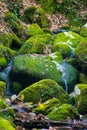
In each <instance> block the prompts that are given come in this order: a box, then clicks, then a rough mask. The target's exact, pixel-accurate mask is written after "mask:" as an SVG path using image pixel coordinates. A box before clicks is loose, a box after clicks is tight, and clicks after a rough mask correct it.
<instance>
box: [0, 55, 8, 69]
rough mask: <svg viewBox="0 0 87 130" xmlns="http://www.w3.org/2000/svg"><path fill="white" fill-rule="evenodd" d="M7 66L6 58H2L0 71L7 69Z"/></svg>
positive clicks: (0, 59) (0, 57) (0, 58)
mask: <svg viewBox="0 0 87 130" xmlns="http://www.w3.org/2000/svg"><path fill="white" fill-rule="evenodd" d="M6 65H7V61H6V59H5V57H3V56H0V69H1V68H3V67H5V66H6Z"/></svg>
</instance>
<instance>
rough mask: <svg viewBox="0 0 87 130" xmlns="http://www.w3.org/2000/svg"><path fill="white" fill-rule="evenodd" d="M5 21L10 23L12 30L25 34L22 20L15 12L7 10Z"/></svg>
mask: <svg viewBox="0 0 87 130" xmlns="http://www.w3.org/2000/svg"><path fill="white" fill-rule="evenodd" d="M5 21H6V22H8V23H9V27H10V28H11V29H12V31H13V32H14V33H15V34H16V35H17V36H18V37H22V35H23V27H22V25H21V23H20V20H19V19H18V18H17V16H16V15H15V14H14V13H11V12H7V13H6V14H5Z"/></svg>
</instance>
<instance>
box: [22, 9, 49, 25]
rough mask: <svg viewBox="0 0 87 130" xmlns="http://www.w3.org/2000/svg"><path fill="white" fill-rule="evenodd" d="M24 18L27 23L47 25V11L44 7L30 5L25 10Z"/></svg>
mask: <svg viewBox="0 0 87 130" xmlns="http://www.w3.org/2000/svg"><path fill="white" fill-rule="evenodd" d="M23 19H24V21H25V22H27V23H31V24H32V23H37V24H38V25H39V26H40V27H46V26H47V20H46V16H45V12H44V10H43V9H42V8H39V7H35V6H30V7H28V8H27V9H26V10H25V12H24V16H23Z"/></svg>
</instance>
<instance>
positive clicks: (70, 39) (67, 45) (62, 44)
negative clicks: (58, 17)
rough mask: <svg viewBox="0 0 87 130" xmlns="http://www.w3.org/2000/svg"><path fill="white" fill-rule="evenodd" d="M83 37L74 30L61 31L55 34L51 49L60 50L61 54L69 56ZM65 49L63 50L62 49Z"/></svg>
mask: <svg viewBox="0 0 87 130" xmlns="http://www.w3.org/2000/svg"><path fill="white" fill-rule="evenodd" d="M83 39H84V38H83V37H81V36H80V35H78V34H77V33H75V32H71V31H69V32H62V33H60V34H57V35H56V38H55V40H54V43H53V47H52V50H53V52H54V51H60V52H61V53H62V54H63V56H65V57H67V56H71V54H72V51H74V49H75V48H76V46H77V45H78V44H79V43H80V42H81V41H82V40H83ZM64 49H65V50H64Z"/></svg>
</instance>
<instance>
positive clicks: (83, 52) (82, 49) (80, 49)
mask: <svg viewBox="0 0 87 130" xmlns="http://www.w3.org/2000/svg"><path fill="white" fill-rule="evenodd" d="M75 54H76V56H77V57H78V59H79V60H80V61H82V62H84V64H86V62H87V38H85V39H84V40H83V41H82V42H81V43H80V44H79V45H78V46H77V47H76V51H75Z"/></svg>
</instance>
